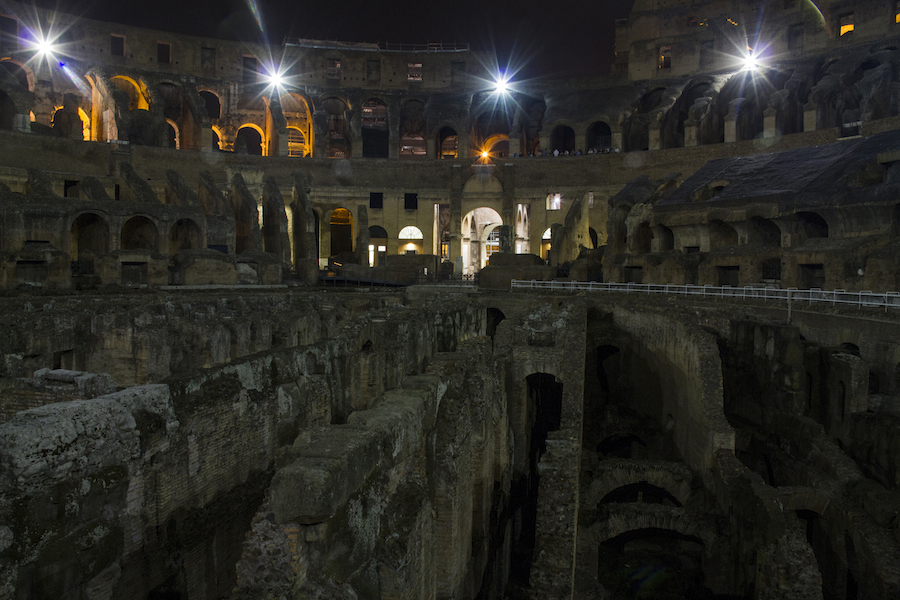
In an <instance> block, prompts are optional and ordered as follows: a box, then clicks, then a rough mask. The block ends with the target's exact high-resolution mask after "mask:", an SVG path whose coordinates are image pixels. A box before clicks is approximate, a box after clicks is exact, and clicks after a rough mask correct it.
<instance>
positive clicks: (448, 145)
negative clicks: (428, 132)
mask: <svg viewBox="0 0 900 600" xmlns="http://www.w3.org/2000/svg"><path fill="white" fill-rule="evenodd" d="M437 147H438V158H458V157H459V134H458V133H456V129H455V128H454V127H451V126H449V125H445V126H443V127H441V128H440V129H439V130H438V134H437Z"/></svg>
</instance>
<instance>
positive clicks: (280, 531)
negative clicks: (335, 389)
mask: <svg viewBox="0 0 900 600" xmlns="http://www.w3.org/2000/svg"><path fill="white" fill-rule="evenodd" d="M502 372H503V371H502V368H499V366H498V365H497V364H496V363H495V362H494V361H493V360H492V359H491V358H490V345H489V343H488V341H487V340H486V339H484V338H479V339H473V340H469V341H467V342H464V343H463V344H461V346H460V348H459V351H458V352H454V353H441V354H437V355H435V356H434V357H433V362H432V364H431V365H430V366H429V368H428V370H427V373H426V374H425V375H421V376H412V377H409V378H407V379H405V380H404V381H403V384H402V387H399V388H396V389H393V390H390V391H388V392H387V393H385V394H384V395H383V396H381V397H379V398H378V399H377V400H376V401H375V402H373V404H372V405H371V406H370V407H368V408H365V409H362V410H359V411H356V412H354V413H352V414H351V415H350V417H349V419H348V422H347V423H346V424H344V425H332V426H329V427H322V428H317V429H313V430H312V431H311V432H309V433H307V434H301V436H299V437H298V438H297V441H296V442H295V443H294V445H293V447H292V448H291V450H290V451H289V452H288V453H287V456H286V457H285V459H284V460H283V461H282V463H283V464H285V466H284V467H282V468H281V469H280V470H279V471H277V472H276V474H275V476H274V477H273V480H272V485H271V487H270V488H269V491H268V501H267V503H266V504H264V505H263V506H262V507H261V508H260V511H259V512H258V514H257V517H255V519H254V527H253V531H252V532H251V534H250V535H249V536H248V538H247V540H246V542H245V544H244V553H243V557H242V559H241V563H240V565H239V567H238V569H239V582H238V587H237V589H236V595H235V596H233V597H234V598H240V599H244V598H247V599H250V598H257V597H260V595H261V594H262V595H272V594H277V593H282V594H285V595H295V596H296V595H309V596H311V597H312V596H316V595H317V594H319V595H325V596H327V597H335V598H350V597H368V598H398V599H399V598H404V599H405V598H408V599H410V600H412V599H420V598H421V599H428V598H472V597H476V596H477V595H478V594H479V592H482V593H485V594H490V593H495V592H496V591H497V590H499V589H502V585H503V581H504V580H503V576H504V575H503V574H504V572H505V570H504V567H505V564H504V563H505V561H504V558H503V553H504V551H505V552H508V550H509V549H508V543H507V545H506V548H505V549H504V543H505V542H506V538H505V536H503V535H502V534H501V535H499V536H498V535H497V534H496V529H497V521H498V520H499V519H500V518H501V514H502V513H503V508H504V506H505V504H506V503H507V502H508V500H509V498H508V494H509V480H510V477H509V465H510V455H509V444H508V419H507V413H506V402H505V394H504V393H503V390H502V386H501V384H500V382H501V381H502V379H503V377H502ZM492 521H493V522H492ZM501 525H502V527H506V526H507V525H508V523H507V522H506V521H505V520H504V521H502V523H501ZM498 586H499V587H498ZM317 597H318V596H317Z"/></svg>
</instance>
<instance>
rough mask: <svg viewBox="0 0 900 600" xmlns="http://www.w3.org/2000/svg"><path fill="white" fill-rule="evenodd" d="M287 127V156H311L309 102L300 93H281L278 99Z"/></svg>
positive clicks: (311, 135)
mask: <svg viewBox="0 0 900 600" xmlns="http://www.w3.org/2000/svg"><path fill="white" fill-rule="evenodd" d="M279 102H280V103H281V111H282V113H283V114H284V118H285V120H286V121H287V127H288V156H296V157H303V156H312V144H313V139H312V138H313V128H312V113H311V111H310V109H309V103H308V102H307V101H306V99H305V98H304V97H303V96H301V95H300V94H297V93H294V92H290V93H287V94H283V95H282V96H281V98H280V100H279Z"/></svg>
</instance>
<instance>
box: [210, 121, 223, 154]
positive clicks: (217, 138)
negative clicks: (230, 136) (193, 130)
mask: <svg viewBox="0 0 900 600" xmlns="http://www.w3.org/2000/svg"><path fill="white" fill-rule="evenodd" d="M223 139H224V138H223V137H222V130H221V129H220V128H219V127H217V126H216V125H213V126H212V149H213V150H222V143H223V142H222V140H223Z"/></svg>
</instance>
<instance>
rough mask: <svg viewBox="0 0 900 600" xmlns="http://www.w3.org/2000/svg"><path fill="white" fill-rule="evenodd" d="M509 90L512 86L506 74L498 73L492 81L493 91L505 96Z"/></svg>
mask: <svg viewBox="0 0 900 600" xmlns="http://www.w3.org/2000/svg"><path fill="white" fill-rule="evenodd" d="M511 91H512V86H511V85H510V83H509V77H507V76H506V75H498V76H497V79H496V80H495V81H494V93H495V94H500V95H501V96H505V95H506V94H508V93H510V92H511Z"/></svg>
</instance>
